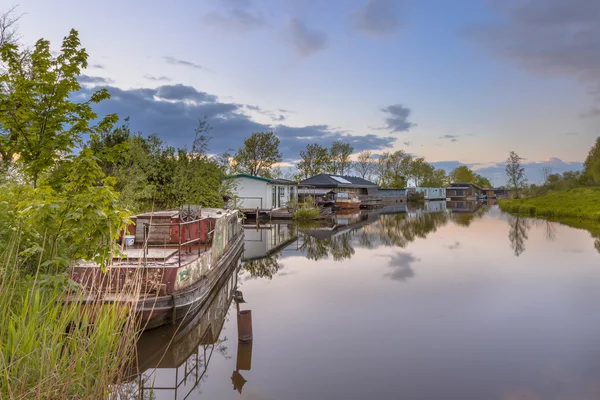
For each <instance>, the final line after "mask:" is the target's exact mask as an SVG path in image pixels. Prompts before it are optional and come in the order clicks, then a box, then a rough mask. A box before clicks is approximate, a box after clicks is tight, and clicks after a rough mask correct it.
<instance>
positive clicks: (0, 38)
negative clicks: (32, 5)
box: [0, 6, 21, 47]
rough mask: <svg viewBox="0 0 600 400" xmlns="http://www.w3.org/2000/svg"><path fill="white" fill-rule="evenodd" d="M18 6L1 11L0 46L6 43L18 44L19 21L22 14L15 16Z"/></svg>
mask: <svg viewBox="0 0 600 400" xmlns="http://www.w3.org/2000/svg"><path fill="white" fill-rule="evenodd" d="M16 9H17V6H14V7H12V8H10V9H9V10H8V11H6V12H2V13H0V47H2V46H4V44H6V43H12V44H16V43H17V40H18V33H17V23H18V22H19V19H20V18H21V17H20V16H15V11H16Z"/></svg>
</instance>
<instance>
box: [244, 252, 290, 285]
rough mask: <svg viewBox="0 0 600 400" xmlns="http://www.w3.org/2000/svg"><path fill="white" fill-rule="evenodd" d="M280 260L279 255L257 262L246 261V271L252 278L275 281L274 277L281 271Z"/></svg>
mask: <svg viewBox="0 0 600 400" xmlns="http://www.w3.org/2000/svg"><path fill="white" fill-rule="evenodd" d="M278 258H279V254H273V255H270V256H267V257H263V258H260V259H257V260H251V261H246V262H245V263H244V270H246V271H248V272H249V273H250V277H251V278H267V279H273V275H275V274H276V273H277V272H278V271H279V270H280V269H281V266H280V265H279V262H278V261H277V259H278Z"/></svg>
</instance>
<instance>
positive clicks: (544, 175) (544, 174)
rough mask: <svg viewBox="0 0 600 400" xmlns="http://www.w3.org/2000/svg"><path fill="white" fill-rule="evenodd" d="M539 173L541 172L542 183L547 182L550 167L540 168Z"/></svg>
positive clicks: (550, 171)
mask: <svg viewBox="0 0 600 400" xmlns="http://www.w3.org/2000/svg"><path fill="white" fill-rule="evenodd" d="M541 172H542V180H543V182H542V183H546V182H548V177H549V176H550V175H552V167H551V166H550V165H544V166H543V167H542V168H541Z"/></svg>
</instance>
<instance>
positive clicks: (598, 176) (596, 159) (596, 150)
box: [583, 136, 600, 185]
mask: <svg viewBox="0 0 600 400" xmlns="http://www.w3.org/2000/svg"><path fill="white" fill-rule="evenodd" d="M583 171H584V175H585V176H586V177H587V179H588V180H589V183H591V184H593V185H598V184H600V136H599V137H597V138H596V142H595V143H594V146H592V148H591V149H590V151H589V153H588V155H587V157H586V159H585V163H584V164H583Z"/></svg>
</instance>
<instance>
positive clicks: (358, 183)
mask: <svg viewBox="0 0 600 400" xmlns="http://www.w3.org/2000/svg"><path fill="white" fill-rule="evenodd" d="M333 177H336V178H342V179H343V180H345V181H347V182H349V183H341V182H340V181H338V180H336V179H334V178H333ZM300 184H301V185H311V186H315V187H377V184H376V183H373V182H370V181H368V180H366V179H363V178H359V177H358V176H347V175H343V176H340V175H329V174H319V175H315V176H311V177H310V178H308V179H305V180H303V181H301V182H300Z"/></svg>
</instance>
